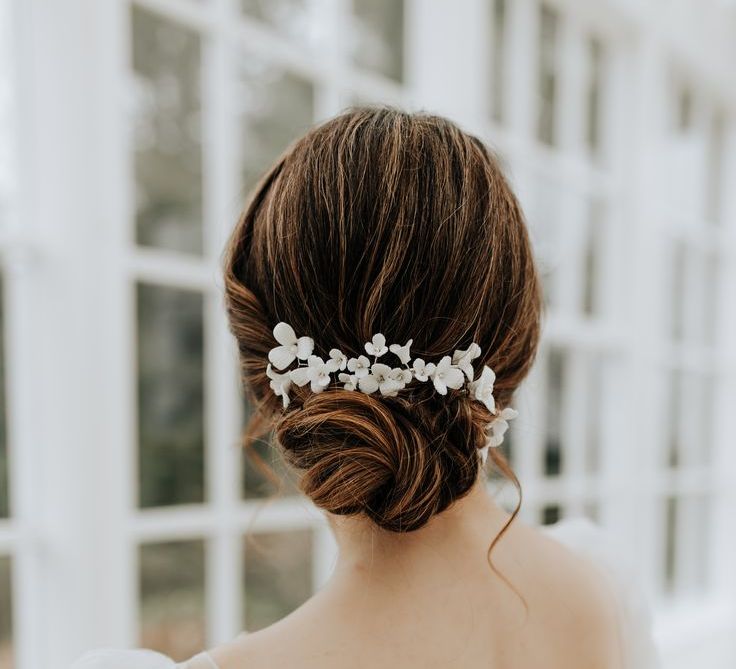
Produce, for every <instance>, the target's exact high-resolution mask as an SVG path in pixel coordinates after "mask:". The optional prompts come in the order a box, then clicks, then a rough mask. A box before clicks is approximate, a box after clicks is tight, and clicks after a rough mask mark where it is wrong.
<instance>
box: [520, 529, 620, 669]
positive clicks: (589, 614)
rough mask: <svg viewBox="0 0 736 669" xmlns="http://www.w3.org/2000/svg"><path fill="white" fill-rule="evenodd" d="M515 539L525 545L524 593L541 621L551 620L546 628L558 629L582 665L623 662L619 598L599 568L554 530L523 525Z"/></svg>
mask: <svg viewBox="0 0 736 669" xmlns="http://www.w3.org/2000/svg"><path fill="white" fill-rule="evenodd" d="M589 538H590V539H593V540H594V539H595V536H591V537H589ZM519 540H520V541H521V543H522V544H526V547H525V549H524V553H525V554H526V555H527V556H528V558H527V559H528V566H529V572H528V573H529V578H530V580H531V583H529V586H528V587H527V588H526V589H525V591H529V592H531V593H532V597H533V599H534V603H535V604H536V610H537V611H540V612H543V614H542V616H543V622H544V620H545V619H547V618H551V619H553V620H554V621H555V624H554V625H553V626H550V628H551V627H556V628H557V629H556V633H557V634H559V635H560V636H559V638H560V639H565V640H566V643H567V644H568V647H569V648H571V649H573V650H574V654H575V656H576V658H577V660H576V662H577V663H579V665H580V666H595V667H601V668H608V667H610V668H617V667H620V666H622V662H623V660H622V654H621V653H622V651H621V638H620V620H619V611H618V601H617V596H616V592H615V589H614V587H613V585H612V583H611V581H610V579H609V577H608V575H607V573H606V572H605V570H604V569H603V568H602V566H601V565H600V564H599V563H597V562H596V561H595V560H594V559H592V558H591V557H590V556H589V554H587V553H585V552H583V551H580V550H576V548H575V546H574V545H571V544H570V542H568V541H566V540H562V537H557V536H555V534H550V533H546V532H544V531H541V530H537V529H534V528H529V527H523V526H522V527H520V530H519ZM525 596H526V594H525ZM546 622H547V624H549V620H547V621H546ZM571 640H572V641H573V643H572V644H571V643H570V641H571Z"/></svg>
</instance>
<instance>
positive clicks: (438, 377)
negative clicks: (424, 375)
mask: <svg viewBox="0 0 736 669" xmlns="http://www.w3.org/2000/svg"><path fill="white" fill-rule="evenodd" d="M432 381H433V382H434V387H435V389H436V390H437V392H438V393H439V394H440V395H446V394H447V389H448V388H455V389H458V388H460V387H461V386H462V385H463V383H464V382H465V377H464V376H463V372H462V370H461V369H459V368H458V367H454V366H453V365H452V362H451V361H450V356H449V355H446V356H445V357H444V358H442V360H440V361H439V362H438V363H437V367H435V369H434V373H433V374H432Z"/></svg>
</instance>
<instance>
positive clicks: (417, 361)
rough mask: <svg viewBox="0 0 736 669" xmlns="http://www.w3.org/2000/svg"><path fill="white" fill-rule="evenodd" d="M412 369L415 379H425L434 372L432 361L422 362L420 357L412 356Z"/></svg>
mask: <svg viewBox="0 0 736 669" xmlns="http://www.w3.org/2000/svg"><path fill="white" fill-rule="evenodd" d="M412 369H413V370H414V378H415V379H416V380H417V381H427V380H428V379H429V377H430V376H432V374H434V370H435V364H434V363H433V362H424V360H422V359H421V358H414V362H413V363H412Z"/></svg>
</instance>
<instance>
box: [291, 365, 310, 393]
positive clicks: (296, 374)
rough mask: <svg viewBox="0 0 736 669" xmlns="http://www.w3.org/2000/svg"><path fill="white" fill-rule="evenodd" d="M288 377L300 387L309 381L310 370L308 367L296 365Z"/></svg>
mask: <svg viewBox="0 0 736 669" xmlns="http://www.w3.org/2000/svg"><path fill="white" fill-rule="evenodd" d="M289 378H290V379H291V380H292V381H293V382H294V383H295V384H296V385H297V386H299V387H300V388H301V387H302V386H305V385H306V384H307V383H309V381H310V379H311V378H312V370H311V369H310V368H309V367H297V368H296V369H292V370H291V371H290V372H289Z"/></svg>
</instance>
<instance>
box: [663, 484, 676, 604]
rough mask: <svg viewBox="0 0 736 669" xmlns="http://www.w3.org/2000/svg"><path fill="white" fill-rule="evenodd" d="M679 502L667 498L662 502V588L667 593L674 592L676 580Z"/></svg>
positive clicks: (674, 498)
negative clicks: (663, 529) (663, 526)
mask: <svg viewBox="0 0 736 669" xmlns="http://www.w3.org/2000/svg"><path fill="white" fill-rule="evenodd" d="M678 509H679V501H678V499H677V498H676V497H668V498H667V499H666V500H665V502H664V515H665V517H664V522H665V532H664V565H663V566H664V570H663V578H664V582H663V586H664V590H665V592H667V593H671V592H673V591H674V589H675V587H676V579H677V573H676V572H677V546H678V541H677V525H678Z"/></svg>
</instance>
